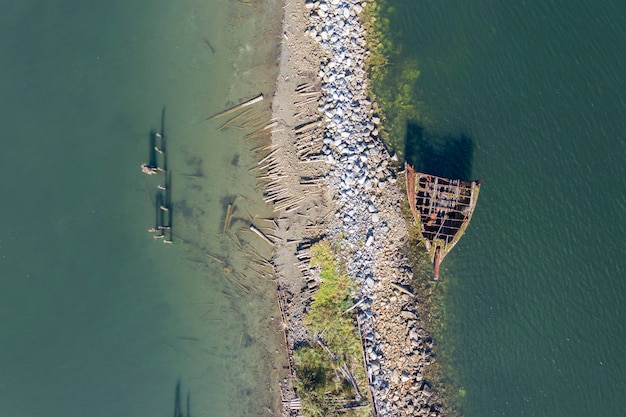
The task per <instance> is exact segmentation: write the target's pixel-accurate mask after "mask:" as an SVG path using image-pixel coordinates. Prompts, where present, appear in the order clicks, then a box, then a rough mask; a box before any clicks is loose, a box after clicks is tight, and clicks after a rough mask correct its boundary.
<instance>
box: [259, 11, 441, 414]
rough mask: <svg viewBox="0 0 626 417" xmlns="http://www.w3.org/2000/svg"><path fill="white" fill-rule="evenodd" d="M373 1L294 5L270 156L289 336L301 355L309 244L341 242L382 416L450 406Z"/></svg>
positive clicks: (312, 279)
mask: <svg viewBox="0 0 626 417" xmlns="http://www.w3.org/2000/svg"><path fill="white" fill-rule="evenodd" d="M363 7H365V4H364V3H362V2H356V1H354V0H349V1H347V0H328V2H325V1H322V2H320V1H315V2H313V1H310V0H309V1H305V0H292V1H287V2H286V4H285V6H284V10H285V12H284V19H283V39H282V49H281V57H280V70H279V76H278V80H277V88H276V93H275V96H274V99H273V104H272V112H273V117H274V119H275V120H276V121H277V124H276V126H275V127H274V131H273V133H272V142H271V149H270V152H271V153H272V154H271V156H268V158H266V159H265V160H264V161H262V162H261V163H260V164H261V165H262V168H263V171H262V172H263V173H264V174H263V175H264V177H263V178H262V183H263V185H264V186H265V187H266V196H270V197H271V198H272V200H273V201H274V207H275V213H276V218H277V220H276V223H277V229H276V232H275V234H276V236H277V237H278V238H280V239H279V242H280V243H277V245H276V254H275V257H274V266H275V269H276V273H277V285H278V294H279V302H280V305H281V308H282V311H283V321H284V328H285V332H286V343H287V347H288V351H289V352H290V353H291V352H293V349H294V348H296V347H297V346H299V345H301V344H303V343H304V342H306V341H307V338H308V336H309V335H308V334H307V331H306V329H305V327H304V326H303V324H302V317H303V313H304V311H305V308H306V306H307V305H309V303H310V301H311V299H312V297H314V292H315V289H316V288H317V285H318V283H319V277H318V276H316V273H315V271H311V270H310V268H309V265H308V264H309V253H308V249H309V247H310V245H311V244H312V243H313V242H315V241H317V240H319V239H320V238H326V239H330V240H331V241H333V242H339V244H340V246H341V248H342V254H341V255H342V258H343V259H345V260H346V264H347V265H346V267H347V271H348V273H349V275H350V276H351V277H352V278H353V279H354V280H355V281H356V282H357V283H358V284H359V286H360V294H359V296H360V300H359V307H358V308H357V309H356V310H358V314H357V316H358V322H359V325H360V328H361V336H362V340H363V344H364V350H365V353H366V369H367V375H368V379H369V383H370V389H371V392H372V395H373V398H374V402H375V412H376V415H379V416H442V415H444V412H443V410H442V407H443V406H442V404H441V401H440V399H439V396H438V394H437V393H436V392H433V391H432V389H431V385H430V383H429V382H428V381H426V380H424V377H423V375H424V374H425V373H426V371H427V369H428V367H429V366H430V365H431V364H432V363H433V362H434V354H433V352H432V350H431V348H432V339H431V337H430V335H429V334H428V333H427V332H426V330H425V329H424V325H423V321H422V320H421V319H420V317H419V314H418V313H417V304H416V303H417V301H416V297H414V296H413V295H412V289H411V287H410V285H409V283H410V280H411V277H412V273H411V268H410V266H409V263H408V259H407V258H406V256H405V255H404V251H403V246H404V245H405V243H406V241H407V228H406V224H405V221H404V219H403V218H402V214H401V211H400V207H401V201H402V200H403V199H404V198H405V196H404V195H402V194H401V192H400V191H399V189H398V186H397V182H396V179H395V173H394V172H393V171H392V170H391V169H390V166H391V164H390V162H391V161H393V158H391V157H390V155H389V154H388V153H387V151H386V149H385V147H384V146H383V144H382V142H381V141H380V140H379V139H378V137H377V128H376V124H377V123H378V122H379V119H378V117H377V116H376V114H375V113H374V111H373V110H372V103H371V102H370V100H369V98H368V96H367V79H366V75H365V59H366V56H367V51H366V49H365V38H364V35H365V31H364V28H363V26H362V25H361V24H360V21H359V15H360V14H361V13H362V10H363ZM339 236H341V238H339ZM290 361H291V363H290V365H291V369H290V375H285V377H284V378H283V380H282V383H281V392H282V397H283V403H284V410H283V414H284V415H285V416H295V415H298V414H299V411H298V410H297V409H294V408H297V407H292V406H294V405H296V404H297V401H294V400H295V399H296V398H297V393H296V392H294V389H293V379H292V378H293V377H295V375H294V374H293V361H292V360H291V356H290ZM290 404H291V406H290Z"/></svg>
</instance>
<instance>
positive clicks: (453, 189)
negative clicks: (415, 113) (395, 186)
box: [405, 163, 482, 279]
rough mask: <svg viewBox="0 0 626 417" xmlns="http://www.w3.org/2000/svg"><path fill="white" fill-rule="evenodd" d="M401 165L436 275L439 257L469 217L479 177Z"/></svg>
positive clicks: (410, 202) (472, 210)
mask: <svg viewBox="0 0 626 417" xmlns="http://www.w3.org/2000/svg"><path fill="white" fill-rule="evenodd" d="M405 168H406V189H407V195H408V197H409V206H410V207H411V212H412V213H413V217H414V218H415V222H416V224H417V226H418V227H419V229H420V231H421V234H422V237H423V238H424V241H425V243H426V250H428V253H429V254H430V259H431V261H432V263H433V271H434V277H435V279H438V278H439V265H440V264H441V261H443V258H445V257H446V255H447V254H448V253H449V252H450V251H451V250H452V248H453V247H454V245H456V243H457V242H458V241H459V239H461V236H463V233H464V232H465V229H466V228H467V225H468V224H469V221H470V219H471V218H472V214H473V213H474V208H475V207H476V201H477V200H478V192H479V191H480V184H481V183H482V180H476V181H462V180H460V179H449V178H443V177H437V176H435V175H430V174H424V173H421V172H416V171H415V168H413V167H412V166H411V165H409V164H408V163H405Z"/></svg>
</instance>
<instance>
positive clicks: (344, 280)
mask: <svg viewBox="0 0 626 417" xmlns="http://www.w3.org/2000/svg"><path fill="white" fill-rule="evenodd" d="M311 265H312V266H319V267H320V268H321V278H322V283H321V284H320V287H319V289H318V290H317V292H316V293H315V298H314V301H313V303H312V305H311V308H310V310H309V311H308V312H307V314H306V315H305V317H304V323H305V325H306V326H307V328H308V330H309V331H310V332H311V333H312V334H313V338H312V339H313V340H312V341H311V342H310V343H309V345H308V346H304V347H301V348H299V349H297V350H296V351H295V352H294V359H295V365H296V375H297V377H298V380H297V384H296V389H297V391H298V397H299V398H300V400H301V401H302V414H303V415H304V416H305V417H313V416H315V417H318V416H328V415H333V414H337V413H341V415H343V416H355V417H366V416H371V415H372V411H371V408H370V401H371V400H370V398H369V388H368V384H367V378H366V374H365V366H364V363H363V351H362V349H363V347H362V345H361V339H360V336H359V333H358V330H357V327H356V323H355V316H354V312H347V313H346V310H347V309H349V308H350V307H351V306H352V305H353V304H354V299H353V297H352V294H353V293H354V291H355V290H356V284H355V283H354V282H353V281H352V280H351V279H350V278H349V277H348V275H347V274H346V273H345V271H344V270H343V268H342V267H341V266H340V265H339V263H338V262H337V260H336V257H335V254H334V252H333V250H332V248H331V245H330V244H329V243H328V242H320V243H317V244H316V245H314V246H313V247H312V248H311Z"/></svg>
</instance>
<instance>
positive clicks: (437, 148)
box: [404, 121, 474, 181]
mask: <svg viewBox="0 0 626 417" xmlns="http://www.w3.org/2000/svg"><path fill="white" fill-rule="evenodd" d="M404 146H405V148H404V155H405V159H406V161H407V162H408V163H409V164H411V165H413V166H414V167H415V169H416V170H417V171H419V172H423V173H426V174H432V175H436V176H438V177H445V178H450V179H461V180H464V181H471V180H472V178H471V174H472V159H473V156H474V141H473V140H472V138H470V137H469V136H467V135H464V134H462V133H461V134H459V135H458V136H454V135H451V134H448V135H445V136H437V135H432V134H430V133H428V132H424V128H423V127H422V126H420V125H419V124H418V123H417V122H415V121H409V122H408V123H407V129H406V141H405V145H404Z"/></svg>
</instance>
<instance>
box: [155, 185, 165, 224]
mask: <svg viewBox="0 0 626 417" xmlns="http://www.w3.org/2000/svg"><path fill="white" fill-rule="evenodd" d="M162 205H163V193H162V192H161V190H159V191H157V195H156V204H155V208H156V226H155V227H156V229H157V230H158V229H159V227H161V226H163V220H164V218H163V210H161V206H162Z"/></svg>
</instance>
